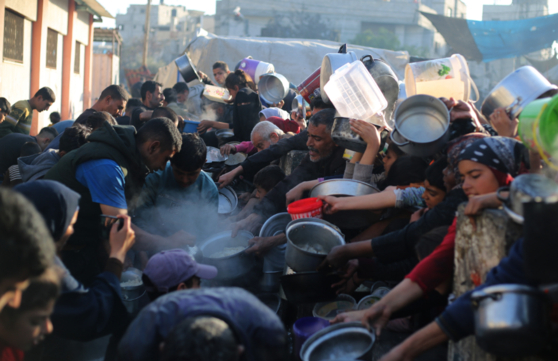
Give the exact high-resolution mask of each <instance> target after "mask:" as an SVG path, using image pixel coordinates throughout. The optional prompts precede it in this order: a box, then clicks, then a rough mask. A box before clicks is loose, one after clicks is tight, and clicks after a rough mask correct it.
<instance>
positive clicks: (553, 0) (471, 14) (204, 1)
mask: <svg viewBox="0 0 558 361" xmlns="http://www.w3.org/2000/svg"><path fill="white" fill-rule="evenodd" d="M97 1H98V2H99V3H100V4H101V5H103V6H104V7H105V9H107V10H108V11H109V12H110V13H111V14H112V15H114V16H116V14H118V13H121V14H123V13H126V9H127V8H128V6H129V5H130V4H146V3H147V0H144V1H141V0H97ZM215 2H216V0H165V4H167V5H184V6H186V8H187V9H191V10H201V11H205V12H206V14H208V15H211V14H215ZM464 2H465V3H466V4H467V18H468V19H471V20H482V5H483V4H488V5H493V4H496V5H508V4H511V2H512V0H464ZM549 3H550V9H549V10H550V13H551V14H554V13H557V12H558V0H550V1H549ZM151 4H154V5H156V4H159V0H152V1H151ZM96 26H97V27H109V28H111V27H114V20H112V19H106V18H105V19H103V22H102V23H96Z"/></svg>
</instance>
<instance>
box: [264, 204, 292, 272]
mask: <svg viewBox="0 0 558 361" xmlns="http://www.w3.org/2000/svg"><path fill="white" fill-rule="evenodd" d="M291 221H292V218H291V215H290V214H288V213H287V212H284V213H277V214H276V215H274V216H272V217H270V218H269V219H268V220H267V221H265V223H264V224H263V226H262V228H261V229H260V237H273V236H277V235H280V234H281V233H285V232H286V229H287V225H288V224H289V223H291ZM286 248H287V245H286V244H280V245H278V246H275V247H273V248H272V249H270V250H269V252H267V253H266V254H265V256H264V265H263V271H264V281H265V279H266V277H267V278H269V279H271V278H273V282H275V279H277V280H278V278H279V276H280V275H281V272H282V271H283V268H284V267H285V250H286ZM275 273H279V275H274V276H271V274H275ZM264 283H265V282H264Z"/></svg>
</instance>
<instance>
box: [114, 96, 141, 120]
mask: <svg viewBox="0 0 558 361" xmlns="http://www.w3.org/2000/svg"><path fill="white" fill-rule="evenodd" d="M141 106H142V103H141V100H140V99H138V98H130V99H128V102H127V103H126V109H125V110H124V115H122V116H120V117H118V118H116V122H117V123H118V125H131V124H132V112H133V111H134V109H136V108H139V107H141Z"/></svg>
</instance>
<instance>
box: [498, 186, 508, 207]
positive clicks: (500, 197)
mask: <svg viewBox="0 0 558 361" xmlns="http://www.w3.org/2000/svg"><path fill="white" fill-rule="evenodd" d="M509 191H510V187H500V188H498V190H497V191H496V198H498V200H499V201H500V202H502V203H508V201H509V200H510V195H509V194H508V196H507V197H504V196H503V195H502V194H501V193H502V192H509Z"/></svg>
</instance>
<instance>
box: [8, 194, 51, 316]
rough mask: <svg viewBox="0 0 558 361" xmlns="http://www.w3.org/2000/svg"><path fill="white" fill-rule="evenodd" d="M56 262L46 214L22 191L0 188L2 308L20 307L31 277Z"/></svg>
mask: <svg viewBox="0 0 558 361" xmlns="http://www.w3.org/2000/svg"><path fill="white" fill-rule="evenodd" d="M53 261H54V242H53V240H52V237H51V236H50V232H49V231H48V229H47V228H46V226H45V223H44V221H43V218H42V216H41V215H40V214H39V212H37V210H36V209H35V207H33V205H32V204H31V203H30V202H29V201H28V200H26V199H25V198H24V197H23V196H22V195H21V194H19V193H16V192H12V191H10V190H7V189H2V188H0V311H1V310H2V309H3V308H4V306H6V305H9V306H10V307H12V308H18V307H19V305H20V302H21V293H22V291H23V290H25V289H26V288H27V286H28V284H29V278H32V277H37V276H40V275H41V274H43V272H45V270H46V269H47V268H48V267H50V266H51V265H52V263H53Z"/></svg>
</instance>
